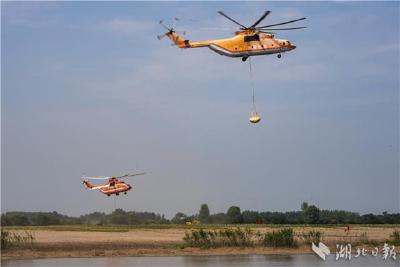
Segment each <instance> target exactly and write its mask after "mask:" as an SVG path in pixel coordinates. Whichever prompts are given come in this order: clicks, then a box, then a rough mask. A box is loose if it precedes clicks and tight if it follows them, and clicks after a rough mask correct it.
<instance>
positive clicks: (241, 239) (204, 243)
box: [183, 227, 254, 248]
mask: <svg viewBox="0 0 400 267" xmlns="http://www.w3.org/2000/svg"><path fill="white" fill-rule="evenodd" d="M253 236H254V233H253V231H252V230H251V229H250V228H245V229H243V228H239V227H238V228H236V229H230V228H225V229H221V230H219V231H216V230H204V229H199V230H192V231H191V232H186V233H185V236H184V238H183V241H185V244H186V245H187V246H191V247H200V248H210V247H220V246H223V247H248V246H252V245H253V241H252V238H253Z"/></svg>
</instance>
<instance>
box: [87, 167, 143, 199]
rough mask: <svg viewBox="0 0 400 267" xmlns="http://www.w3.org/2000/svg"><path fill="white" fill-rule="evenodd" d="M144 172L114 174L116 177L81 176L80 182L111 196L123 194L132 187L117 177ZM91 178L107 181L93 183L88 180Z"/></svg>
mask: <svg viewBox="0 0 400 267" xmlns="http://www.w3.org/2000/svg"><path fill="white" fill-rule="evenodd" d="M143 174H146V173H145V172H142V173H134V174H125V175H122V176H116V177H114V176H113V177H107V176H101V177H82V179H83V181H82V183H83V184H84V185H85V187H86V188H87V189H89V190H99V191H100V192H101V193H103V194H106V195H107V196H111V195H112V194H115V195H117V196H118V195H119V194H120V193H124V194H125V195H126V194H127V192H128V191H129V190H131V189H132V186H131V185H130V184H127V183H125V182H124V181H122V180H119V179H125V178H128V177H132V176H137V175H143ZM91 180H108V182H107V183H105V184H102V185H93V184H92V183H91V182H90V181H91Z"/></svg>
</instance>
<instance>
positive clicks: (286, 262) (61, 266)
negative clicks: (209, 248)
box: [2, 255, 400, 267]
mask: <svg viewBox="0 0 400 267" xmlns="http://www.w3.org/2000/svg"><path fill="white" fill-rule="evenodd" d="M2 266H4V267H9V266H10V267H11V266H13V267H17V266H18V267H69V266H74V267H117V266H122V267H128V266H129V267H139V266H140V267H142V266H151V267H204V266H207V267H211V266H221V267H235V266H246V267H259V266H296V267H313V266H324V267H329V266H351V267H376V266H397V267H398V266H400V262H399V259H397V260H396V261H393V260H392V259H387V260H383V259H381V258H380V257H373V256H370V255H369V256H365V257H362V258H352V259H351V260H350V261H348V260H343V259H341V260H338V261H336V260H335V258H334V256H333V255H331V256H329V257H328V258H327V259H326V261H323V260H322V259H320V258H318V257H317V256H315V255H293V256H286V255H251V256H242V255H241V256H183V257H110V258H62V259H38V260H7V261H2Z"/></svg>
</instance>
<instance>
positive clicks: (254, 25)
mask: <svg viewBox="0 0 400 267" xmlns="http://www.w3.org/2000/svg"><path fill="white" fill-rule="evenodd" d="M269 13H271V11H269V10H267V11H265V12H264V14H263V15H262V16H261V17H260V18H259V19H258V20H257V21H256V22H254V24H253V25H251V26H250V27H249V28H254V27H256V26H257V25H258V24H259V23H260V22H261V21H263V20H264V19H265V17H266V16H268V14H269Z"/></svg>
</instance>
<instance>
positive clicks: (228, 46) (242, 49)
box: [166, 31, 296, 58]
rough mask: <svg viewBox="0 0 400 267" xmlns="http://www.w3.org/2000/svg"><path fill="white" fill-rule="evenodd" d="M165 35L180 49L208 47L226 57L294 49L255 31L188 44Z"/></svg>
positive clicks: (181, 39) (174, 36)
mask: <svg viewBox="0 0 400 267" xmlns="http://www.w3.org/2000/svg"><path fill="white" fill-rule="evenodd" d="M166 35H167V36H168V37H169V38H170V39H171V40H172V41H173V42H174V43H175V44H176V45H177V46H178V47H180V48H199V47H208V48H210V49H211V50H213V51H214V52H216V53H218V54H220V55H223V56H228V57H242V58H247V57H249V56H258V55H269V54H280V53H283V52H287V51H290V50H293V49H295V48H296V46H295V45H293V44H292V43H291V42H290V41H288V40H284V39H277V38H274V35H272V34H264V33H258V32H256V31H238V32H236V33H235V36H233V37H231V38H226V39H219V40H207V41H200V42H190V41H189V40H183V38H182V37H180V36H179V35H177V34H176V33H175V32H168V33H166Z"/></svg>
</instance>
